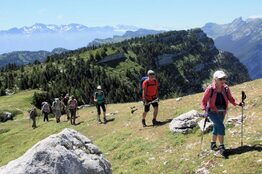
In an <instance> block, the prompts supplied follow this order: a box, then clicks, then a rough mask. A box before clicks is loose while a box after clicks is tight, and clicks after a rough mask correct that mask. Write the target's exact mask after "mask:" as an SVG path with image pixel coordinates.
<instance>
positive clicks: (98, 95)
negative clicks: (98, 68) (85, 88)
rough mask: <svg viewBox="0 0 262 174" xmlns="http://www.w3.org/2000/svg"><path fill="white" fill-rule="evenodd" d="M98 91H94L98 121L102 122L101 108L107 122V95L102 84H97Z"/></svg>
mask: <svg viewBox="0 0 262 174" xmlns="http://www.w3.org/2000/svg"><path fill="white" fill-rule="evenodd" d="M96 89H97V91H96V92H95V93H94V102H96V108H97V121H98V123H99V124H101V123H102V122H101V119H100V115H101V109H100V108H102V110H103V115H104V124H106V123H107V119H106V107H105V95H104V91H102V88H101V86H100V85H98V86H97V88H96Z"/></svg>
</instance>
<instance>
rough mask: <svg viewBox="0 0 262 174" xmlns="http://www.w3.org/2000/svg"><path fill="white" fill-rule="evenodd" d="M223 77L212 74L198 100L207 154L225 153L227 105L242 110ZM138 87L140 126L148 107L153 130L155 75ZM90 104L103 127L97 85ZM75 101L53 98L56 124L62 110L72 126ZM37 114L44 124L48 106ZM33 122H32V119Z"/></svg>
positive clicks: (102, 106)
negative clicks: (208, 128)
mask: <svg viewBox="0 0 262 174" xmlns="http://www.w3.org/2000/svg"><path fill="white" fill-rule="evenodd" d="M226 79H227V75H226V74H225V72H223V71H220V70H219V71H216V72H215V73H214V74H213V82H212V84H210V85H209V86H208V87H207V88H206V90H205V92H204V95H203V97H202V100H201V104H200V105H201V109H202V110H203V111H204V112H205V114H204V116H205V117H207V118H209V119H210V120H211V121H212V122H213V123H214V126H213V136H212V139H211V144H210V148H211V150H216V151H217V150H218V152H219V153H220V154H221V155H224V153H225V145H224V136H225V126H224V123H223V122H224V118H225V115H226V112H227V108H228V103H229V102H230V103H232V104H233V105H234V106H236V105H238V106H243V105H244V103H243V102H236V100H235V99H234V98H233V96H232V94H231V92H230V89H229V87H228V86H227V85H226V83H225V82H226ZM140 85H141V97H142V100H143V104H144V111H143V113H142V121H141V122H142V126H143V127H146V126H147V124H146V116H147V113H148V112H149V111H150V105H152V107H153V109H154V111H153V119H152V124H153V126H157V125H161V123H162V122H160V121H157V115H158V105H159V104H158V103H159V99H158V87H159V85H158V81H157V79H156V77H155V72H154V71H153V70H149V71H148V72H147V76H146V77H144V78H142V79H141V81H140ZM93 100H94V102H95V103H96V108H97V121H98V123H100V124H101V123H102V121H101V117H100V115H101V109H102V110H103V121H104V124H106V123H107V119H106V107H105V94H104V92H103V90H102V87H101V86H100V85H98V86H97V89H96V92H94V94H93ZM77 106H78V104H77V100H76V99H75V97H74V96H71V97H70V98H69V95H68V94H67V95H66V96H65V97H64V98H63V99H62V100H60V99H59V98H55V100H54V102H53V103H52V106H51V108H52V110H53V113H54V115H55V117H56V122H57V123H59V122H60V117H61V112H62V108H65V111H66V114H67V119H68V120H69V119H70V122H71V124H72V125H75V124H76V123H75V119H76V111H77ZM32 111H33V112H32V113H31V112H30V117H31V115H32V117H31V118H33V117H35V116H34V115H35V114H34V112H36V109H35V108H34V109H32ZM41 111H42V113H43V115H44V121H48V114H49V113H50V106H49V104H48V103H47V102H43V103H42V108H41ZM32 120H33V119H32ZM32 126H33V127H36V124H35V119H34V120H33V125H32ZM217 139H218V141H219V146H217V144H216V142H217Z"/></svg>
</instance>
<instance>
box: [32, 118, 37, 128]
mask: <svg viewBox="0 0 262 174" xmlns="http://www.w3.org/2000/svg"><path fill="white" fill-rule="evenodd" d="M35 120H36V119H35V117H32V121H33V124H32V128H36V121H35Z"/></svg>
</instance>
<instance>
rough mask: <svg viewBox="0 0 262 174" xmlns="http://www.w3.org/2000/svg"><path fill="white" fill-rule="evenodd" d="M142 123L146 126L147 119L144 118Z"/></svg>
mask: <svg viewBox="0 0 262 174" xmlns="http://www.w3.org/2000/svg"><path fill="white" fill-rule="evenodd" d="M142 125H143V127H146V126H147V125H146V120H145V119H142Z"/></svg>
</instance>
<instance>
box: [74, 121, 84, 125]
mask: <svg viewBox="0 0 262 174" xmlns="http://www.w3.org/2000/svg"><path fill="white" fill-rule="evenodd" d="M82 123H84V121H80V122H78V123H76V124H75V126H78V125H80V124H82Z"/></svg>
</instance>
